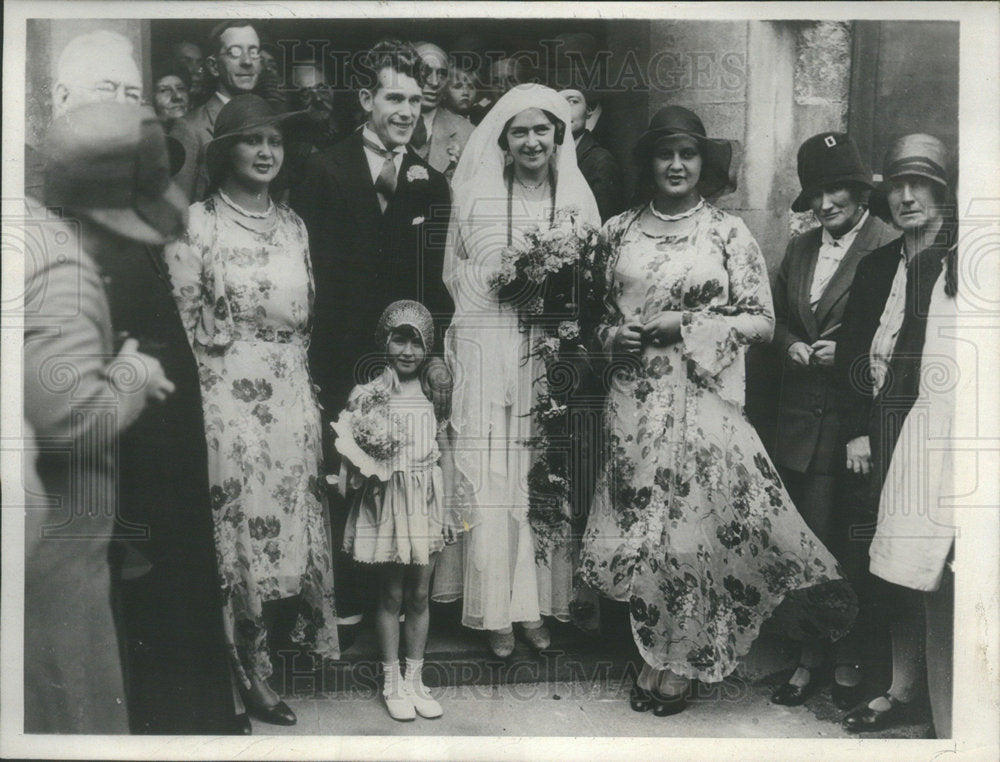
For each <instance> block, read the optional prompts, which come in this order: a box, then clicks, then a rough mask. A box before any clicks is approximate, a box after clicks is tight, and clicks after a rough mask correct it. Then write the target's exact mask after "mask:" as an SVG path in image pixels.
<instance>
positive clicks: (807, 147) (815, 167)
mask: <svg viewBox="0 0 1000 762" xmlns="http://www.w3.org/2000/svg"><path fill="white" fill-rule="evenodd" d="M798 169H799V185H801V186H802V192H801V193H799V195H798V196H797V197H796V198H795V200H794V201H793V202H792V211H793V212H807V211H809V200H810V199H811V198H812V197H813V196H814V195H815V194H816V193H819V192H820V191H822V190H823V188H826V187H829V186H831V185H840V184H843V183H857V184H858V185H863V186H865V187H866V188H872V187H874V185H873V184H872V172H871V169H869V168H868V165H867V164H865V162H864V160H863V159H862V158H861V152H860V151H859V150H858V146H857V144H855V142H854V141H853V140H851V138H850V137H848V136H847V134H846V133H843V132H821V133H820V134H819V135H813V136H812V137H811V138H809V139H808V140H806V141H805V142H804V143H803V144H802V145H801V146H799V156H798Z"/></svg>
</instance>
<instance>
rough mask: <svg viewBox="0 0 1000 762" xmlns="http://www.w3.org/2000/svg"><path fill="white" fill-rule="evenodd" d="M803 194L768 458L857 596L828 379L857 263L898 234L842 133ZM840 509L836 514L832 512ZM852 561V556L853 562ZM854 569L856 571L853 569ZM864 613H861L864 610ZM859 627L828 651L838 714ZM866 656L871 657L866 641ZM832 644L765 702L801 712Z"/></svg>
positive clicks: (811, 651)
mask: <svg viewBox="0 0 1000 762" xmlns="http://www.w3.org/2000/svg"><path fill="white" fill-rule="evenodd" d="M798 173H799V183H800V185H801V189H802V190H801V192H800V193H799V194H798V196H797V197H796V198H795V200H794V201H793V202H792V210H793V211H796V212H805V211H810V210H811V211H812V213H813V216H814V217H815V219H816V221H817V222H819V226H818V227H815V228H813V229H812V230H809V231H808V232H806V233H804V234H802V235H800V236H797V237H795V238H793V239H792V240H791V241H790V242H789V243H788V248H787V250H786V251H785V258H784V260H783V261H782V263H781V269H780V270H779V271H778V277H777V279H776V281H775V284H774V292H773V293H774V319H775V325H774V340H773V342H772V346H773V347H774V349H775V351H776V354H777V355H778V359H779V361H780V362H781V383H780V387H779V392H778V415H777V421H776V425H775V432H774V439H773V442H772V443H771V447H770V452H771V454H772V456H773V457H774V464H775V466H776V467H777V469H778V473H779V474H780V476H781V480H782V481H783V482H784V484H785V488H786V489H787V490H788V494H789V495H790V496H791V498H792V500H793V501H794V502H795V506H796V508H798V510H799V513H801V514H802V518H804V519H805V521H806V524H808V525H809V528H810V529H811V530H812V531H813V532H815V534H816V536H817V537H818V538H819V539H820V541H821V542H823V543H824V544H825V545H827V546H828V547H830V548H831V549H832V550H833V551H834V552H835V553H836V554H837V558H838V560H840V562H841V563H842V564H843V565H844V568H845V570H846V571H847V573H848V576H849V578H850V580H851V583H852V584H853V585H854V587H855V590H856V591H858V592H859V594H860V592H861V590H860V588H861V587H862V585H863V582H864V581H865V580H866V579H868V578H869V575H868V569H867V560H866V559H865V558H862V556H863V553H858V552H856V548H857V546H858V545H859V544H860V543H858V542H853V543H852V542H848V541H847V531H848V526H849V523H850V522H849V521H848V520H838V519H844V517H845V516H846V515H847V506H848V505H851V504H852V501H851V500H850V499H849V498H848V496H847V495H846V494H845V490H844V489H843V488H841V489H840V490H839V494H838V490H837V487H838V485H841V486H842V485H844V484H845V481H849V480H847V479H846V477H847V474H845V473H844V456H843V441H842V439H841V428H842V427H841V416H840V411H839V402H840V398H841V396H842V395H841V391H842V389H841V387H842V386H843V383H842V382H841V380H840V379H839V378H838V377H837V376H835V375H834V373H833V361H834V353H835V352H836V349H837V342H838V340H839V338H840V327H841V323H842V322H843V319H844V308H845V307H846V305H847V300H848V296H849V294H850V292H851V284H852V283H853V281H854V271H855V269H856V268H857V266H858V263H859V262H860V261H861V260H862V259H863V258H864V257H865V256H866V255H867V254H868V253H870V252H871V251H872V250H873V249H876V248H878V247H879V246H882V245H884V244H886V243H888V242H889V241H891V240H892V239H893V238H895V237H896V233H895V232H894V231H893V230H892V229H891V228H890V227H889V226H888V225H886V224H885V223H884V222H882V221H881V220H880V219H879V218H877V217H875V216H874V215H872V214H869V212H868V200H869V196H870V194H871V191H872V188H873V184H872V174H871V170H870V169H869V168H868V167H867V166H866V165H865V162H864V161H863V160H862V159H861V154H860V152H859V151H858V147H857V146H856V145H855V143H854V141H853V140H852V139H851V138H850V137H848V136H847V135H845V134H844V133H842V132H821V133H820V134H818V135H813V136H812V137H811V138H809V139H808V140H806V141H805V142H804V143H803V144H802V145H801V146H800V148H799V155H798ZM835 504H836V505H838V506H840V507H841V509H840V510H837V511H835V510H834V505H835ZM849 551H850V552H849ZM851 561H853V564H852V563H851ZM862 611H863V609H862ZM861 624H862V617H860V616H859V622H858V624H857V625H856V626H855V628H854V630H852V633H851V635H850V636H848V637H845V638H844V639H843V640H841V641H839V642H838V643H837V645H836V648H835V650H834V653H833V654H832V655H833V659H834V670H833V672H834V674H833V678H834V685H833V687H832V688H831V694H832V698H833V702H834V703H835V704H836V705H837V706H839V707H840V708H842V709H848V708H850V707H852V706H854V704H855V703H857V701H858V700H860V697H861V695H860V691H861V690H863V686H862V684H861V677H862V674H861V667H860V666H859V663H860V662H861V661H862V659H861V658H860V656H861V653H862V650H861V643H862V635H861V632H860V631H859V627H860V625H861ZM865 642H866V646H867V648H866V650H867V651H869V652H870V651H872V650H873V649H871V648H870V643H871V638H870V634H869V637H868V638H867V640H866V641H865ZM828 645H829V644H827V643H823V642H821V641H817V640H813V639H810V640H808V641H806V642H805V643H803V647H802V652H801V654H800V655H799V665H798V668H797V669H796V670H795V672H794V674H792V676H791V678H790V680H789V681H788V682H786V683H783V684H782V685H780V686H778V688H777V690H775V691H774V694H773V695H772V696H771V700H772V701H773V702H774V703H776V704H784V705H786V706H797V705H799V704H801V703H803V702H804V701H805V699H806V698H807V697H808V695H809V694H810V693H811V692H813V691H814V690H815V689H816V687H817V686H818V685H819V684H821V682H822V681H821V679H820V678H821V677H822V676H821V675H820V674H819V673H820V668H821V667H822V666H823V665H824V663H825V662H826V661H827V658H826V657H827V650H828V648H827V646H828Z"/></svg>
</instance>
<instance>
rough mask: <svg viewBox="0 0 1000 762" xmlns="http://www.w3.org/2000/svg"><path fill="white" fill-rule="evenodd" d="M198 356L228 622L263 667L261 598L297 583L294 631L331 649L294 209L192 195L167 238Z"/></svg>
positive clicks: (306, 301) (247, 659) (284, 592)
mask: <svg viewBox="0 0 1000 762" xmlns="http://www.w3.org/2000/svg"><path fill="white" fill-rule="evenodd" d="M165 256H166V260H167V265H168V267H169V268H170V275H171V280H172V281H173V285H174V294H175V297H176V299H177V302H178V305H179V307H180V312H181V316H182V318H183V320H184V324H185V327H186V329H187V330H188V334H189V337H190V338H191V340H192V344H193V347H194V353H195V357H196V358H197V360H198V365H199V370H200V375H201V388H202V405H203V408H204V413H205V433H206V438H207V441H208V460H209V482H210V484H211V497H212V507H213V515H214V519H215V544H216V551H217V553H218V559H219V570H220V574H221V576H222V586H223V591H224V599H225V610H226V615H227V616H226V620H227V629H228V632H227V634H228V635H229V637H230V646H231V647H235V649H236V655H237V656H238V660H237V661H238V663H237V665H236V666H237V670H238V672H239V673H240V677H241V678H242V679H243V681H244V684H245V685H246V684H247V679H246V671H249V670H252V671H253V672H254V673H255V674H256V675H258V676H259V677H261V678H266V677H267V676H269V675H270V674H271V662H270V657H269V654H268V649H267V633H266V630H265V627H264V621H263V617H262V608H261V607H262V604H263V603H264V602H265V601H270V600H276V599H280V598H288V597H292V596H301V599H302V601H303V605H302V607H301V610H302V612H303V613H302V614H300V616H299V618H298V621H297V623H296V626H295V628H294V630H293V633H292V637H293V639H295V640H297V641H299V642H302V643H307V644H310V645H312V646H313V647H314V649H315V651H316V652H317V653H319V654H321V655H323V656H328V657H331V658H336V657H337V656H338V655H339V647H338V641H337V628H336V622H335V616H336V615H335V610H334V595H333V589H334V588H333V573H332V566H331V555H330V542H329V539H328V538H329V529H328V526H329V518H328V514H327V507H326V500H325V495H324V493H323V490H322V487H321V483H320V472H321V468H322V436H321V423H320V413H319V406H318V402H317V399H316V394H315V390H314V387H313V384H312V381H311V378H310V375H309V368H308V364H307V357H306V350H307V348H308V344H309V328H310V323H309V321H310V311H311V309H312V301H313V281H312V272H311V268H310V263H309V250H308V238H307V234H306V229H305V226H304V225H303V223H302V220H300V219H299V217H298V216H297V215H296V214H295V213H294V212H293V211H292V210H291V209H289V208H288V207H286V206H284V205H280V204H279V205H277V206H276V207H275V208H274V209H273V212H272V215H271V218H270V220H269V221H268V220H251V219H248V218H246V217H244V216H242V215H241V214H240V213H239V212H238V211H236V210H235V209H233V208H231V207H230V206H228V205H227V204H226V203H224V201H223V200H222V199H221V198H220V197H219V196H212V197H210V198H209V199H207V200H206V201H204V202H201V203H197V204H194V205H193V206H192V207H191V210H190V222H189V227H188V231H187V233H186V235H185V236H184V237H183V238H182V239H181V240H179V241H177V242H176V243H173V244H171V245H170V246H168V247H167V249H166V252H165Z"/></svg>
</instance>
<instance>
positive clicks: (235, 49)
mask: <svg viewBox="0 0 1000 762" xmlns="http://www.w3.org/2000/svg"><path fill="white" fill-rule="evenodd" d="M222 55H224V56H226V57H227V58H231V59H233V60H234V61H238V60H240V59H241V58H243V56H244V55H246V56H248V57H249V58H250V60H251V61H256V60H257V59H258V58H260V48H258V47H257V46H256V45H251V46H250V47H249V48H244V47H243V46H242V45H230V46H229V47H228V48H226V49H225V50H223V51H222Z"/></svg>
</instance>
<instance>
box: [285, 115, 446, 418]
mask: <svg viewBox="0 0 1000 762" xmlns="http://www.w3.org/2000/svg"><path fill="white" fill-rule="evenodd" d="M397 177H398V179H397V184H396V191H395V193H394V194H393V196H392V198H391V200H390V201H389V204H388V206H387V207H386V209H385V212H383V211H382V210H381V208H380V206H379V201H378V194H377V192H376V191H375V187H374V185H373V183H372V177H371V172H370V170H369V168H368V160H367V158H366V156H365V149H364V145H363V144H362V140H361V133H360V131H359V132H356V133H354V134H353V135H351V136H350V137H348V138H346V139H344V140H343V141H341V142H340V143H338V144H337V145H335V146H333V147H331V148H328V149H326V150H325V151H321V152H319V153H316V154H314V155H313V156H312V157H310V159H309V162H308V164H307V166H306V170H305V177H304V179H303V181H302V183H301V184H300V185H298V186H297V187H296V188H295V189H294V190H293V191H292V197H291V205H292V207H293V208H294V209H295V211H296V212H298V214H299V215H300V216H301V217H302V219H303V220H304V221H305V223H306V227H307V228H308V230H309V249H310V252H311V254H312V262H313V274H314V277H315V280H316V305H315V310H314V320H313V328H312V344H311V346H310V353H309V354H310V365H311V368H312V373H313V379H314V381H315V382H316V383H317V384H318V385H319V387H320V402H321V403H322V405H323V407H324V417H325V418H326V419H327V420H329V419H331V418H333V417H335V416H336V415H337V414H338V413H339V411H340V410H341V409H342V408H343V407H344V404H345V403H346V401H347V395H348V393H349V392H350V390H351V388H352V387H353V386H354V385H355V384H356V383H359V382H362V381H367V380H369V379H368V378H367V377H366V369H370V368H371V362H372V361H373V360H374V359H375V347H374V338H373V334H374V332H375V325H376V323H377V322H378V318H379V316H380V315H381V313H382V310H384V309H385V308H386V306H387V305H388V304H389V303H390V302H393V301H395V300H397V299H416V300H417V301H420V302H422V303H423V304H424V305H425V306H426V307H427V308H428V309H429V310H430V311H431V313H432V314H433V315H434V323H435V328H436V333H437V337H436V346H437V347H438V348H440V346H441V342H442V333H443V330H444V328H445V327H446V326H447V325H448V323H449V322H450V320H451V316H452V313H453V312H454V305H453V303H452V300H451V297H450V296H449V295H448V292H447V290H446V289H445V287H444V283H443V281H442V280H441V267H442V263H443V257H444V242H445V237H446V235H447V230H448V219H449V217H450V214H451V197H450V192H449V189H448V181H447V180H446V179H445V177H444V175H442V174H441V173H440V172H438V171H436V170H435V169H433V168H432V167H431V166H430V165H429V164H427V163H426V162H425V161H424V160H423V159H421V158H420V157H419V156H417V155H416V153H415V152H413V151H412V150H409V149H408V150H407V153H406V154H405V155H404V157H403V162H402V166H401V168H400V170H399V174H398V176H397Z"/></svg>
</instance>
